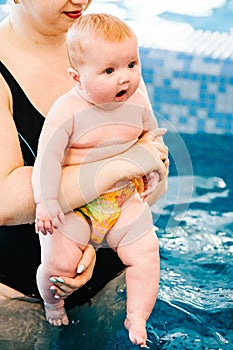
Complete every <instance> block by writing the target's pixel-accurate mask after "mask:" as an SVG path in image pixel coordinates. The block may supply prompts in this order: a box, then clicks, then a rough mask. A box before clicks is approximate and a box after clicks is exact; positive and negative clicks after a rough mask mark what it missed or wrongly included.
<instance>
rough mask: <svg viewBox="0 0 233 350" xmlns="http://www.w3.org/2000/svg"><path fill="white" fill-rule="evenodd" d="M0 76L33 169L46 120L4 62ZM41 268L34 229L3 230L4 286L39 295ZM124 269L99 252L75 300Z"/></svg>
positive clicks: (0, 263) (0, 266)
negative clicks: (6, 85) (8, 90)
mask: <svg viewBox="0 0 233 350" xmlns="http://www.w3.org/2000/svg"><path fill="white" fill-rule="evenodd" d="M0 74H2V76H3V78H4V79H5V81H6V83H7V84H8V86H9V88H10V90H11V94H12V99H13V118H14V122H15V125H16V128H17V131H18V136H19V140H20V145H21V149H22V154H23V159H24V163H25V165H28V166H33V164H34V161H35V156H36V151H37V144H38V139H39V135H40V132H41V128H42V126H43V123H44V117H43V116H42V115H41V114H40V113H39V111H38V110H37V109H36V108H35V107H34V106H33V105H32V104H31V102H30V100H29V99H28V97H27V96H26V95H25V93H24V91H23V90H22V88H21V87H20V85H19V84H18V83H17V81H16V80H15V78H14V77H13V76H12V74H11V73H10V72H9V71H8V69H7V68H6V67H5V66H4V65H3V63H2V62H1V61H0ZM42 98H43V97H42ZM1 152H4V150H1ZM1 200H2V199H1ZM39 264H40V245H39V239H38V235H37V234H36V233H35V228H34V225H29V224H27V225H17V226H0V282H1V283H4V284H6V285H8V286H10V287H12V288H15V289H17V290H19V291H21V292H22V293H24V294H26V295H33V294H35V295H38V290H37V286H36V278H35V276H36V270H37V268H38V266H39ZM122 269H123V265H122V264H121V262H120V260H119V258H118V257H117V255H116V254H115V253H114V252H113V251H112V250H111V249H99V250H98V252H97V263H96V267H95V270H94V274H93V278H92V280H91V281H90V282H89V283H87V284H86V285H85V287H83V288H81V289H79V291H78V292H76V293H74V294H73V297H74V296H75V295H76V299H78V302H83V301H85V300H88V299H89V298H90V297H91V296H92V295H93V294H95V293H96V292H97V291H98V290H99V289H100V288H102V287H103V285H104V284H105V283H106V282H107V281H109V280H110V279H111V278H112V277H114V276H115V275H116V274H117V273H118V272H120V271H121V270H122ZM73 297H72V299H73V300H74V298H73ZM76 303H77V302H75V304H76Z"/></svg>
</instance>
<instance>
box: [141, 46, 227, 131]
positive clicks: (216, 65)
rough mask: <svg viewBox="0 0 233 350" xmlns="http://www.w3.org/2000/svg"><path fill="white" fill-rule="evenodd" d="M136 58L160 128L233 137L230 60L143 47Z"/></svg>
mask: <svg viewBox="0 0 233 350" xmlns="http://www.w3.org/2000/svg"><path fill="white" fill-rule="evenodd" d="M140 55H141V61H142V72H143V77H144V80H145V83H146V85H147V88H148V92H149V95H150V98H151V103H152V106H153V109H154V111H155V113H157V116H158V119H160V120H159V122H160V125H161V126H165V127H167V128H168V129H169V130H171V131H172V130H173V128H175V129H176V130H178V131H180V132H187V133H196V132H206V133H218V134H223V133H224V134H233V58H226V59H223V58H213V57H208V56H204V55H197V54H190V53H182V52H174V51H168V50H162V49H154V48H143V47H142V48H140ZM159 115H161V117H160V116H159Z"/></svg>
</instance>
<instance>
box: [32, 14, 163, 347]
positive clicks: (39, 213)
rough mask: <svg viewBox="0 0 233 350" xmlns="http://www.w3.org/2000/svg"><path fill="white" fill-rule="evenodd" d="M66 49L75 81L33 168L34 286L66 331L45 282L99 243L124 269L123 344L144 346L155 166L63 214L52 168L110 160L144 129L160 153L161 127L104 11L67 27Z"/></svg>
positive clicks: (153, 268) (134, 59)
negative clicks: (37, 252)
mask: <svg viewBox="0 0 233 350" xmlns="http://www.w3.org/2000/svg"><path fill="white" fill-rule="evenodd" d="M67 48H68V53H69V57H70V62H71V67H72V68H69V75H70V77H71V78H72V79H73V81H74V83H75V84H74V87H73V89H72V90H71V91H69V92H67V93H66V94H65V95H63V96H61V97H60V98H59V99H58V100H57V101H56V102H55V103H54V105H53V106H52V108H51V110H50V111H49V113H48V116H47V117H46V120H45V124H44V127H43V130H42V133H41V136H40V140H39V146H38V155H37V159H36V162H35V166H34V170H33V179H32V180H33V189H34V197H35V202H36V205H37V206H36V232H38V233H39V236H40V243H41V254H42V257H41V265H40V267H39V269H38V272H37V283H38V288H39V291H40V294H41V296H42V298H43V300H44V307H45V314H46V318H47V320H48V321H49V322H50V323H51V324H53V325H55V326H60V325H67V324H68V317H67V314H66V311H65V309H64V300H62V299H55V298H54V296H53V293H52V292H51V290H50V287H51V283H50V282H49V279H50V277H51V276H54V275H64V276H70V277H71V276H75V275H76V273H77V272H76V266H77V264H78V261H79V260H80V258H81V256H82V252H83V250H84V248H85V247H86V245H87V244H88V243H89V242H91V243H92V244H94V245H95V246H96V247H98V246H100V245H103V244H108V245H109V246H110V247H111V248H112V249H114V250H115V251H116V252H117V254H118V256H119V257H120V259H121V260H122V262H123V263H124V264H125V265H126V266H127V268H126V288H127V315H126V319H125V323H124V324H125V327H126V328H127V330H128V332H129V338H130V340H131V341H132V343H134V344H138V345H140V346H141V347H146V340H147V332H146V321H147V319H148V317H149V316H150V313H151V311H152V308H153V306H154V304H155V301H156V297H157V293H158V285H159V274H160V266H159V248H158V239H157V237H156V235H155V232H154V229H153V221H152V215H151V211H150V208H149V206H148V204H147V203H146V198H147V196H148V194H149V193H150V192H153V190H154V189H155V187H156V185H157V184H158V181H160V175H159V172H162V170H161V169H164V165H163V163H162V161H161V160H160V159H159V157H158V169H155V171H154V172H153V173H151V174H149V175H148V176H146V177H144V178H143V179H134V180H127V179H122V180H121V181H119V182H118V183H116V184H115V186H114V187H113V188H110V189H109V191H107V192H106V193H104V194H102V195H101V196H99V197H98V198H97V199H95V200H93V201H91V202H90V203H88V204H86V205H84V206H83V207H80V208H77V209H76V210H74V211H72V210H70V212H68V213H66V214H65V215H64V213H63V212H62V210H61V208H60V205H59V203H58V201H57V192H58V187H59V181H60V176H61V167H62V166H64V165H74V164H85V163H87V162H93V161H96V160H100V159H109V161H111V157H113V156H114V155H116V154H119V153H122V152H124V151H125V150H127V149H129V148H130V147H131V146H132V145H133V144H134V143H136V142H137V141H138V140H139V138H140V136H141V135H143V134H145V133H146V132H148V137H151V139H155V138H156V137H157V140H158V142H161V148H162V149H163V148H164V149H165V146H164V145H163V142H162V135H163V134H164V132H165V131H164V130H163V129H158V126H157V122H156V119H155V117H154V115H153V112H152V109H151V106H150V104H149V101H148V99H147V97H146V96H145V95H144V94H143V93H142V92H141V90H140V89H139V84H140V80H141V68H140V61H139V53H138V44H137V39H136V36H135V34H134V33H133V31H132V30H131V29H130V28H129V27H128V25H126V24H125V23H124V22H123V21H121V20H119V19H118V18H116V17H114V16H111V15H107V14H88V15H84V16H82V17H80V18H79V19H78V20H77V21H75V23H74V24H73V25H72V26H71V28H70V30H69V32H68V36H67ZM150 133H151V135H152V136H151V135H150ZM165 152H166V151H165ZM103 181H105V179H103ZM86 202H87V201H86ZM47 233H50V234H49V235H47Z"/></svg>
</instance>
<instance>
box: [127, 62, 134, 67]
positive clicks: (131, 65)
mask: <svg viewBox="0 0 233 350" xmlns="http://www.w3.org/2000/svg"><path fill="white" fill-rule="evenodd" d="M135 64H136V63H135V62H130V63H129V65H128V67H129V68H134V66H135Z"/></svg>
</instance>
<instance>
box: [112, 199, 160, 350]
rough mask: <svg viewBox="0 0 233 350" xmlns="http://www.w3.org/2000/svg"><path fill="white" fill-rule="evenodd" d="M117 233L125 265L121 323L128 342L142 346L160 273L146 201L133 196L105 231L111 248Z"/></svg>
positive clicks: (119, 251) (157, 252)
mask: <svg viewBox="0 0 233 350" xmlns="http://www.w3.org/2000/svg"><path fill="white" fill-rule="evenodd" d="M134 218H135V220H134ZM122 232H123V233H124V235H123V236H122ZM117 236H118V237H119V236H120V237H121V241H120V242H118V248H117V252H118V255H119V257H120V258H121V260H122V262H123V263H124V264H125V265H126V266H127V269H126V286H127V317H126V320H125V326H126V328H127V329H128V331H129V338H130V340H131V341H132V343H134V344H138V345H141V346H142V347H145V346H146V338H147V333H146V321H147V319H148V317H149V316H150V313H151V311H152V309H153V306H154V304H155V301H156V298H157V294H158V286H159V275H160V266H159V248H158V239H157V236H156V235H155V232H154V229H153V221H152V216H151V211H150V208H149V207H148V205H147V204H142V203H141V202H140V201H137V199H135V200H134V201H133V202H131V203H130V205H129V206H127V207H126V208H124V210H123V211H122V213H121V216H120V218H119V220H118V222H117V224H116V225H115V226H114V229H113V230H111V232H110V233H109V237H108V241H109V244H111V243H112V244H113V245H112V247H114V244H116V241H117ZM137 237H138V239H137Z"/></svg>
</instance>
